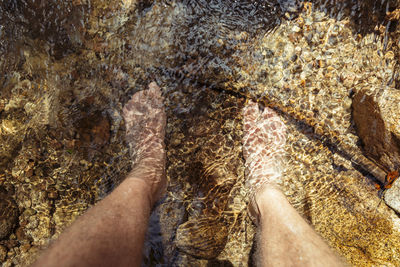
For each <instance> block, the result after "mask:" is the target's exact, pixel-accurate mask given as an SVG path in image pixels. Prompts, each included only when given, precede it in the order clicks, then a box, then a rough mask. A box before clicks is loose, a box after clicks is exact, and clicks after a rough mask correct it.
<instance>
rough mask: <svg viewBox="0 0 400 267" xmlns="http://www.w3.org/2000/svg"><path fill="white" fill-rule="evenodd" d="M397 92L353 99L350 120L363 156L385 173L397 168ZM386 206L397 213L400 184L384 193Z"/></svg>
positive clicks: (399, 152)
mask: <svg viewBox="0 0 400 267" xmlns="http://www.w3.org/2000/svg"><path fill="white" fill-rule="evenodd" d="M398 118H400V92H399V91H398V90H390V89H387V90H385V93H384V94H382V95H380V96H375V95H372V94H369V93H368V90H360V91H358V92H357V93H356V94H355V96H354V98H353V119H354V122H355V125H356V128H357V133H358V136H359V137H360V138H361V140H362V142H363V145H364V151H365V153H366V154H367V155H368V156H369V157H371V158H373V159H374V160H375V161H376V162H377V164H379V165H381V166H382V168H383V169H384V170H385V171H386V172H389V171H394V170H398V168H399V167H400V121H399V119H398ZM384 200H385V202H386V204H387V205H388V206H389V207H391V208H392V209H394V210H395V211H396V212H398V213H400V184H399V182H398V181H397V183H396V182H395V183H394V185H393V186H392V187H391V188H389V189H387V191H386V192H385V196H384Z"/></svg>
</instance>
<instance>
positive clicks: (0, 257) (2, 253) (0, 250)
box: [0, 245, 7, 262]
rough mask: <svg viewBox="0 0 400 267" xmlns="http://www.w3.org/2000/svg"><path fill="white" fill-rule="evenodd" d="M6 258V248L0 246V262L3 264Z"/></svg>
mask: <svg viewBox="0 0 400 267" xmlns="http://www.w3.org/2000/svg"><path fill="white" fill-rule="evenodd" d="M6 257H7V248H6V247H5V246H2V245H0V262H4V261H5V259H6Z"/></svg>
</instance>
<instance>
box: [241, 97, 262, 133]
mask: <svg viewBox="0 0 400 267" xmlns="http://www.w3.org/2000/svg"><path fill="white" fill-rule="evenodd" d="M259 115H260V111H259V109H258V104H257V103H256V102H253V101H252V100H250V101H249V103H248V104H247V106H245V107H244V108H243V128H244V130H245V131H248V130H249V129H250V128H251V126H252V125H254V124H255V123H256V121H257V118H258V116H259Z"/></svg>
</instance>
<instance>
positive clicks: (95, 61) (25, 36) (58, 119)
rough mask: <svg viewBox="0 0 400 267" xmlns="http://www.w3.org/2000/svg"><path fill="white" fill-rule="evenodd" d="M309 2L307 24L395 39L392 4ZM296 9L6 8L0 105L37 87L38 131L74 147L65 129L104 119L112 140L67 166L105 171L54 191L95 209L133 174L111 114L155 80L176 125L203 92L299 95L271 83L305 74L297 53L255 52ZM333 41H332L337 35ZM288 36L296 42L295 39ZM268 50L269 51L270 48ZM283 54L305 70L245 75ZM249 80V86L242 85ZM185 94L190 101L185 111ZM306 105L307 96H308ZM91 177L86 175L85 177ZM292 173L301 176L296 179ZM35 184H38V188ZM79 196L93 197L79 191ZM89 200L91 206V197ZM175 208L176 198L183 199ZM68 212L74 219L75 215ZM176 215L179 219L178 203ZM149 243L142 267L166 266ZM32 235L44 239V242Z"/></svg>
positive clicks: (202, 3) (166, 4) (238, 4)
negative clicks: (262, 90)
mask: <svg viewBox="0 0 400 267" xmlns="http://www.w3.org/2000/svg"><path fill="white" fill-rule="evenodd" d="M312 2H313V5H312V9H313V10H314V11H322V12H321V13H318V14H319V15H318V16H320V17H316V18H315V20H314V22H318V19H321V20H325V19H326V16H328V17H330V18H333V19H335V20H343V19H349V20H350V24H349V25H348V27H350V28H351V30H352V34H353V35H354V36H356V35H357V34H361V36H365V35H367V34H370V33H373V32H377V30H376V27H378V28H379V26H381V25H383V27H384V28H385V29H386V32H387V33H386V35H384V36H385V37H387V36H388V35H389V34H390V33H391V32H394V31H395V30H396V27H395V25H396V22H390V21H388V20H387V19H386V12H390V11H392V10H393V9H394V7H395V6H396V5H395V1H334V0H327V1H323V0H321V1H312ZM126 3H128V2H126ZM305 4H306V5H309V3H305ZM126 5H127V6H129V5H128V4H126ZM303 5H304V3H303V2H302V1H295V0H290V1H284V0H277V1H250V0H248V1H244V0H243V1H228V0H219V1H217V0H208V1H206V0H198V1H142V2H141V3H140V4H138V6H137V10H136V11H135V12H134V11H129V10H128V11H127V10H124V8H122V7H120V6H118V5H117V4H115V5H112V4H111V5H108V4H104V3H101V2H100V1H83V0H82V1H64V2H60V1H4V2H3V3H2V4H1V5H0V25H1V27H0V36H1V38H0V55H1V57H2V59H1V61H0V71H1V73H3V75H0V84H1V86H2V87H3V88H4V89H3V90H1V92H0V94H1V97H2V98H4V99H7V98H11V97H12V95H14V96H15V95H18V94H20V93H21V94H22V93H23V92H24V90H22V91H19V89H18V90H16V88H20V86H13V84H14V81H13V79H17V78H15V77H16V74H15V73H20V74H18V75H20V76H21V78H20V79H21V80H29V81H30V82H31V85H32V86H31V87H30V88H29V90H31V91H33V92H30V93H24V94H28V96H29V97H28V98H29V101H36V102H39V101H42V102H40V103H49V108H52V109H53V110H56V112H55V113H56V116H54V117H52V116H49V122H48V123H47V124H46V123H45V122H43V124H46V125H50V128H52V127H53V128H57V129H62V130H61V132H65V133H63V134H60V138H61V139H62V138H64V139H68V138H70V139H74V138H75V139H76V138H77V137H76V133H69V132H68V130H67V129H68V128H72V129H74V130H76V132H78V133H80V134H81V135H82V131H81V132H80V131H79V129H78V128H79V127H82V125H90V123H88V122H87V118H90V116H93V115H96V114H101V116H104V117H105V118H107V120H110V121H111V125H110V126H109V127H110V129H113V130H112V131H113V132H112V136H111V137H110V138H111V139H110V141H108V144H107V145H109V147H108V148H107V145H104V144H102V143H101V142H98V143H96V142H94V143H93V140H91V141H90V142H89V141H88V144H84V145H88V146H91V147H92V148H91V149H92V150H93V151H97V150H98V151H100V152H98V153H97V152H93V153H81V154H79V155H78V156H77V159H75V158H73V159H71V161H74V160H76V161H77V162H79V161H80V160H82V159H85V160H88V159H89V160H88V161H91V160H97V161H99V162H101V161H105V162H107V166H106V167H104V166H103V167H97V168H98V170H97V173H95V174H96V175H98V174H100V176H101V178H98V177H96V178H93V177H91V178H90V175H94V173H90V171H88V177H89V178H87V180H84V179H83V178H77V177H79V174H75V173H74V175H76V176H74V177H73V178H71V179H68V178H65V180H64V181H63V182H62V183H61V184H62V186H60V188H62V189H60V191H62V192H64V191H65V192H67V191H68V190H67V189H65V190H64V188H65V187H68V183H72V182H73V181H78V183H77V184H75V185H74V190H76V191H77V192H78V191H79V193H74V194H72V193H70V192H68V193H65V195H68V196H72V198H77V200H76V201H77V202H79V203H80V204H81V203H82V202H83V203H84V202H85V201H86V200H87V199H90V201H91V202H94V200H93V199H94V198H96V199H98V198H101V197H99V196H98V195H100V196H104V192H106V191H109V190H111V189H112V188H113V187H114V186H115V184H117V183H118V181H119V179H120V178H119V175H120V174H123V173H124V172H126V170H127V169H128V168H129V166H128V164H127V163H126V162H124V159H126V151H124V152H121V153H116V151H117V150H118V149H119V148H120V147H118V145H120V144H121V143H122V141H121V140H122V139H123V137H124V135H123V127H120V125H119V122H117V121H118V120H120V117H118V114H117V115H116V113H118V112H116V111H118V110H120V103H124V102H126V100H127V99H128V97H129V96H130V95H131V94H132V93H133V92H136V91H137V90H140V89H141V88H143V87H144V86H146V84H147V83H148V81H149V80H150V79H151V80H152V79H155V80H157V82H158V83H159V84H160V85H162V86H163V89H164V91H165V92H164V93H165V94H166V95H167V96H168V99H169V101H170V102H169V103H168V106H167V109H169V110H172V112H171V113H172V114H176V118H179V116H180V115H182V116H184V115H185V114H189V113H190V114H194V113H193V110H194V111H196V108H198V107H194V106H193V103H196V101H197V100H198V99H199V95H200V94H201V92H203V91H204V90H206V89H208V88H212V89H216V90H221V89H222V90H231V92H233V93H232V94H234V95H235V96H239V95H245V96H248V97H253V98H255V97H257V96H259V92H258V91H257V90H256V89H255V88H257V86H258V85H260V84H268V85H269V86H271V87H274V86H276V88H279V90H275V91H273V90H272V89H271V91H270V92H267V94H270V95H271V97H272V96H274V97H276V98H277V99H278V100H280V101H282V102H284V103H290V102H289V101H290V99H298V98H301V97H303V95H301V92H297V91H294V92H293V91H291V92H285V91H284V89H281V88H282V87H280V82H281V81H282V80H284V79H285V77H283V78H282V77H279V79H278V78H277V77H278V76H280V75H283V76H285V75H286V74H285V73H288V74H287V75H286V76H287V77H292V76H290V75H292V73H293V72H296V71H299V72H301V70H302V69H306V68H308V67H309V66H308V64H306V63H307V62H306V61H307V59H306V57H305V56H304V55H302V56H303V57H300V59H297V58H298V57H299V56H298V55H297V54H296V50H295V48H291V47H289V46H287V44H285V43H282V44H278V40H277V41H276V42H277V44H276V46H275V47H274V48H276V49H275V52H274V51H272V50H268V49H264V50H261V49H260V46H262V45H260V43H262V42H263V37H264V36H265V35H267V34H271V33H273V32H275V31H277V29H278V28H279V27H280V25H281V24H285V23H287V21H291V20H295V19H297V17H298V13H300V12H303V11H304V10H303ZM291 30H293V28H291V27H288V28H287V31H291ZM332 32H335V29H334V28H332ZM318 34H320V35H321V36H322V35H323V33H314V36H311V37H310V40H309V43H308V45H309V46H312V42H313V39H312V38H315V36H316V35H318ZM267 36H268V35H267ZM293 38H296V36H295V34H294V35H293ZM349 38H351V37H350V36H349ZM360 38H361V37H360ZM270 42H271V43H274V40H272V41H270ZM327 42H328V44H331V45H332V46H335V45H337V46H339V45H340V42H339V43H337V41H336V39H334V37H332V38H331V39H327ZM376 42H380V39H379V38H377V39H376ZM280 47H282V51H283V52H282V54H283V58H284V57H288V58H291V59H293V60H292V61H293V62H298V61H300V60H303V58H304V61H300V63H299V66H298V67H296V68H294V67H293V68H292V65H293V64H294V63H293V64H292V63H291V62H289V61H287V62H286V61H285V62H276V64H281V65H282V71H281V73H283V74H281V73H279V72H277V73H276V75H273V74H270V73H268V72H266V71H265V72H264V73H263V72H261V71H259V70H254V71H251V66H252V65H254V66H260V65H262V64H263V62H266V61H267V60H269V59H270V58H277V60H278V59H280V58H279V56H280V55H278V54H274V53H276V51H279V49H280ZM303 48H306V47H303ZM332 51H334V52H335V51H336V50H332ZM285 53H287V55H286V54H285ZM331 57H338V55H335V54H332V53H331V51H329V50H328V51H326V52H325V53H324V55H323V57H322V58H320V59H319V60H320V61H321V62H322V61H324V60H327V59H329V58H331ZM296 60H297V61H296ZM296 64H297V63H296ZM310 64H311V63H310ZM318 64H319V63H318ZM246 68H248V69H246ZM309 68H310V69H313V68H314V67H313V68H311V67H309ZM242 69H245V71H244V72H243V71H242ZM310 72H311V70H310ZM246 73H247V74H248V73H251V74H254V76H250V77H248V76H245V75H246ZM18 75H17V76H18ZM393 77H394V78H393V79H392V80H391V83H393V84H395V85H398V84H399V83H398V81H397V79H398V76H395V75H393ZM240 83H243V86H237V87H235V84H240ZM38 88H41V89H38ZM323 89H324V88H320V90H323ZM29 90H25V91H29ZM35 90H37V91H35ZM181 92H182V93H183V94H184V96H185V101H186V102H185V101H182V95H181ZM237 93H238V94H237ZM30 94H31V95H32V96H31V95H30ZM174 94H176V96H174ZM314 95H317V93H315V94H314ZM46 97H47V98H46ZM49 97H50V98H49ZM307 97H309V98H312V94H309V95H307ZM333 98H335V99H337V101H338V102H339V101H340V100H341V99H343V98H344V96H343V94H339V93H337V95H333ZM48 99H50V100H48ZM29 101H28V102H29ZM46 101H47V102H46ZM335 104H336V103H327V104H326V105H332V107H333V108H331V109H332V110H334V108H336V106H335ZM293 105H295V104H293ZM302 105H303V106H300V108H301V109H302V110H306V109H309V110H314V109H313V100H310V101H309V102H306V103H305V104H303V103H302ZM25 106H26V105H25ZM25 106H24V107H25ZM318 108H319V107H318V106H317V107H315V109H318ZM25 110H26V108H25ZM21 112H22V111H21ZM43 112H45V111H43ZM16 114H17V113H14V115H13V114H11V112H10V113H7V112H3V113H2V114H1V116H2V119H5V118H8V119H20V120H26V122H29V121H31V122H32V124H33V122H34V120H33V119H32V118H30V117H29V116H26V114H24V113H23V112H22V113H21V115H20V117H17V116H16ZM329 115H330V116H331V117H332V115H331V114H327V115H326V117H328V120H329V119H331V118H329ZM13 116H15V117H13ZM174 116H175V115H174ZM318 116H321V117H323V116H325V115H324V114H322V115H319V114H318ZM288 120H289V121H290V119H288ZM82 121H83V123H81V122H82ZM348 122H350V120H346V123H348ZM292 123H293V125H295V127H297V129H300V130H301V131H303V132H306V133H307V132H310V131H311V130H310V128H309V127H308V126H307V125H302V124H300V123H298V122H296V120H294V122H293V121H292ZM327 125H328V124H327ZM93 127H95V126H87V128H91V129H92V128H93ZM113 127H114V128H113ZM41 131H42V132H41V133H40V134H42V135H45V134H46V133H47V129H45V128H44V129H42V130H41ZM84 133H85V131H83V134H84ZM40 134H39V135H40ZM74 134H75V135H74ZM306 136H309V135H306ZM7 138H8V139H4V138H3V139H2V140H3V141H4V140H10V139H11V140H14V141H12V142H15V143H17V142H23V140H22V139H18V138H15V139H13V138H12V137H7ZM303 145H304V144H303ZM82 147H83V145H82ZM20 149H21V148H19V147H18V146H17V145H16V146H15V147H12V148H10V149H9V150H10V151H11V152H10V153H7V155H8V157H9V160H8V161H4V163H2V164H4V166H10V164H11V162H12V161H13V158H12V157H14V156H15V155H16V154H18V151H19V150H20ZM68 149H69V148H68ZM313 149H314V148H313ZM66 151H67V152H64V154H68V153H70V152H69V150H66ZM305 154H306V153H305ZM10 155H12V157H10ZM58 156H60V157H61V155H58ZM67 156H68V155H67ZM301 156H303V155H301ZM85 164H86V163H85ZM85 164H83V163H82V164H81V165H82V166H83V165H85ZM57 167H59V166H57ZM63 167H66V166H63ZM55 168H56V166H52V165H49V166H47V165H46V170H47V174H46V173H45V174H44V176H46V175H48V176H51V173H52V170H53V169H55ZM82 168H83V167H82ZM87 168H88V169H89V170H90V167H87ZM102 168H103V169H102ZM77 172H78V170H77ZM299 173H300V174H301V175H303V176H304V173H302V172H301V171H299ZM71 175H72V174H71ZM83 180H84V181H83ZM41 182H42V183H43V181H40V182H39V183H41ZM182 183H183V181H182ZM307 183H309V181H307ZM19 186H21V185H20V184H18V182H16V187H19ZM97 188H100V190H98V189H97ZM182 188H183V185H182V184H179V183H178V185H176V187H175V188H171V191H173V192H174V193H175V192H178V191H179V190H181V189H182ZM29 190H35V189H33V188H30V189H29ZM63 190H64V191H63ZM85 190H87V191H90V190H92V191H96V192H95V193H93V192H92V193H90V192H89V193H87V192H81V191H85ZM97 191H100V192H97ZM60 194H61V196H63V194H62V193H60ZM87 194H88V195H90V196H89V197H87V198H86V195H87ZM65 198H66V199H68V198H67V197H65ZM177 199H178V200H179V197H177ZM82 200H83V201H82ZM189 201H190V200H189ZM67 202H68V201H67ZM91 202H90V203H91ZM195 204H196V203H195V201H194V203H192V205H194V206H196V205H195ZM60 205H61V204H60ZM199 206H202V205H199ZM300 206H301V205H300ZM66 207H68V205H66ZM73 207H74V209H76V206H73ZM174 207H175V208H176V209H183V207H182V203H179V204H177V205H176V206H174ZM84 208H86V207H84ZM84 208H83V209H84ZM64 209H66V210H68V208H64ZM71 210H72V208H71ZM153 216H156V215H153ZM177 216H178V215H177ZM179 216H182V217H184V216H185V215H182V214H179ZM179 216H178V217H179ZM66 217H68V216H66ZM60 227H61V226H59V228H60ZM152 227H155V225H152ZM59 228H57V229H58V230H59ZM173 230H174V229H173ZM153 233H155V234H154V236H153V238H150V241H149V242H150V243H151V242H153V241H154V242H153V245H152V246H150V249H149V250H150V251H151V249H153V252H150V254H151V253H154V255H152V256H149V257H151V258H152V260H153V261H154V262H153V263H156V262H157V261H160V259H161V258H162V254H163V253H162V252H160V251H158V249H160V243H161V242H162V241H160V240H159V239H160V238H159V236H158V235H157V234H158V233H157V230H154V232H153ZM36 236H37V238H39V237H41V235H40V234H36ZM157 247H158V249H157ZM147 260H149V259H147ZM152 260H149V261H152Z"/></svg>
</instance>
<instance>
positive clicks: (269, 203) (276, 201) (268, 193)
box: [254, 184, 286, 221]
mask: <svg viewBox="0 0 400 267" xmlns="http://www.w3.org/2000/svg"><path fill="white" fill-rule="evenodd" d="M285 200H286V196H285V195H284V194H283V192H282V191H281V190H280V189H279V187H278V186H277V185H275V184H268V185H265V186H263V187H262V188H260V190H258V192H257V193H256V194H255V196H254V202H255V205H256V206H257V209H258V211H259V219H260V221H261V218H262V217H264V216H265V215H266V213H267V212H271V209H273V208H274V207H279V206H280V204H281V203H282V201H285Z"/></svg>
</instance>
